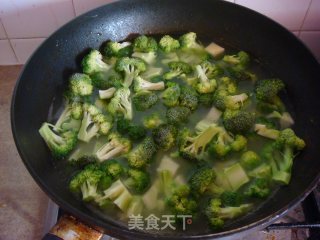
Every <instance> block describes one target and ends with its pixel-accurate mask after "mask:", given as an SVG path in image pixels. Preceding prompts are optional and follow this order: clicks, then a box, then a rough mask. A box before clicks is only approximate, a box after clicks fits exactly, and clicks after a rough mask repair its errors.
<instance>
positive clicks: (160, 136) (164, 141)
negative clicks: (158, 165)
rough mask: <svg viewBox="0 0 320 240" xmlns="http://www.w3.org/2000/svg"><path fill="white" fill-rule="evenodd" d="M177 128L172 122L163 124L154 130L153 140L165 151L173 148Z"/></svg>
mask: <svg viewBox="0 0 320 240" xmlns="http://www.w3.org/2000/svg"><path fill="white" fill-rule="evenodd" d="M177 132H178V131H177V129H176V128H175V127H174V126H173V125H170V124H161V125H160V126H159V127H157V128H155V129H154V130H153V131H152V136H153V140H154V142H155V143H156V145H157V146H158V148H160V149H163V150H164V151H167V150H169V149H170V148H172V147H173V146H174V144H175V142H176V138H177Z"/></svg>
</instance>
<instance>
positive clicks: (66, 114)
mask: <svg viewBox="0 0 320 240" xmlns="http://www.w3.org/2000/svg"><path fill="white" fill-rule="evenodd" d="M82 116H83V109H82V104H81V103H80V102H70V101H68V102H67V103H66V104H65V106H64V109H63V111H62V113H61V114H60V116H59V118H58V120H57V121H56V123H55V125H54V128H53V130H54V131H59V130H63V131H64V130H74V131H78V130H79V128H80V121H79V120H80V119H81V118H82Z"/></svg>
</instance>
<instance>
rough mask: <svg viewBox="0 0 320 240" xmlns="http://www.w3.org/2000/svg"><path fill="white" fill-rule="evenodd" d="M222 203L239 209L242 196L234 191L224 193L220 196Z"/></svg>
mask: <svg viewBox="0 0 320 240" xmlns="http://www.w3.org/2000/svg"><path fill="white" fill-rule="evenodd" d="M220 199H221V202H222V204H223V205H224V206H227V207H228V206H230V207H238V206H240V205H241V203H242V200H243V196H242V194H240V193H238V192H234V191H224V192H223V193H222V194H221V196H220Z"/></svg>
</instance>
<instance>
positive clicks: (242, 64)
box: [223, 51, 250, 69]
mask: <svg viewBox="0 0 320 240" xmlns="http://www.w3.org/2000/svg"><path fill="white" fill-rule="evenodd" d="M223 61H224V62H226V63H229V64H232V65H236V66H237V67H239V68H240V69H244V68H246V67H247V66H248V64H249V62H250V57H249V55H248V53H246V52H244V51H240V52H238V53H237V54H236V55H224V57H223Z"/></svg>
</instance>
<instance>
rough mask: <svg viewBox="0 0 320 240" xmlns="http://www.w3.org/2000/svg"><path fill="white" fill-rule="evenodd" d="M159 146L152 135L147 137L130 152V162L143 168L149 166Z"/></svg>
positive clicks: (131, 165) (130, 164)
mask: <svg viewBox="0 0 320 240" xmlns="http://www.w3.org/2000/svg"><path fill="white" fill-rule="evenodd" d="M156 151H157V148H156V144H155V143H154V141H153V139H152V138H151V137H146V138H144V139H143V140H142V142H141V143H139V144H138V145H137V146H136V147H135V148H133V149H132V150H131V151H130V152H129V153H128V154H127V159H128V164H129V166H130V167H132V168H137V169H141V168H144V167H146V166H147V164H148V163H149V162H150V161H151V159H152V157H153V156H154V154H155V153H156Z"/></svg>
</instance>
